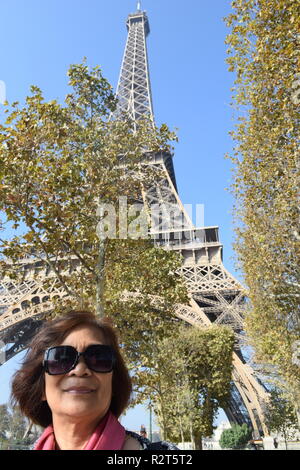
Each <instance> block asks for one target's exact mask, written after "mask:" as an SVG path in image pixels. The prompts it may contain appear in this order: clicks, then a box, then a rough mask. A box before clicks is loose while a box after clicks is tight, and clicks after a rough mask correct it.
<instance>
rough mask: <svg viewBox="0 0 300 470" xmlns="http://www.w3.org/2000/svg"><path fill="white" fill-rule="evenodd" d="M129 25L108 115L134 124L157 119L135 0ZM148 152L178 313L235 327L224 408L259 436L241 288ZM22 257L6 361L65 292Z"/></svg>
mask: <svg viewBox="0 0 300 470" xmlns="http://www.w3.org/2000/svg"><path fill="white" fill-rule="evenodd" d="M127 29H128V38H127V43H126V47H125V53H124V57H123V61H122V66H121V73H120V78H119V82H118V86H117V93H116V96H117V98H118V107H117V109H116V111H115V113H114V116H113V118H115V119H118V118H120V116H122V113H124V112H125V113H128V114H129V116H130V117H131V118H132V119H133V121H134V122H135V123H138V121H139V120H140V119H141V118H143V117H145V116H148V117H150V118H151V119H152V121H153V123H154V113H153V105H152V94H151V84H150V75H149V65H148V54H147V44H146V38H147V36H148V35H149V33H150V26H149V21H148V17H147V14H146V12H144V11H142V10H141V3H140V2H138V3H137V10H136V12H135V13H133V14H130V15H129V16H128V19H127ZM145 158H146V164H148V165H151V166H152V169H153V170H154V171H157V180H156V184H155V185H153V186H152V187H151V188H149V189H147V191H146V196H145V199H144V203H145V204H147V205H148V207H150V208H152V207H158V208H160V210H162V213H159V216H158V217H157V219H156V220H155V223H154V224H152V228H151V237H152V238H153V240H154V243H155V244H156V245H157V246H160V247H163V248H164V249H166V250H175V251H177V252H179V253H180V254H181V255H182V259H183V262H182V266H181V268H180V274H181V275H182V276H183V278H184V280H185V283H186V286H187V288H188V292H189V294H190V305H178V306H177V310H176V315H177V317H178V318H180V319H182V320H183V321H185V322H187V323H189V324H191V325H193V326H195V327H197V326H200V325H210V324H212V323H215V324H219V325H222V324H225V325H230V326H231V327H232V328H233V329H234V331H235V334H236V344H237V346H236V348H235V351H234V354H233V366H234V369H233V377H232V392H231V398H230V402H229V403H228V406H227V407H226V409H225V410H224V411H225V413H226V415H227V417H228V419H229V421H230V422H231V423H237V424H243V423H247V424H248V425H249V426H251V427H252V429H253V432H254V435H255V436H256V437H259V436H263V435H268V430H267V428H266V426H265V423H264V416H263V403H264V402H265V401H266V400H267V399H268V393H267V391H266V389H265V387H264V385H263V384H262V383H261V382H260V381H259V380H258V378H256V377H255V373H254V370H253V369H252V368H251V366H250V365H249V364H247V363H246V360H245V359H244V356H243V352H242V345H243V340H244V333H243V311H244V305H245V290H244V288H243V286H242V285H241V284H240V283H239V282H238V281H237V280H236V279H235V278H234V277H233V276H232V275H231V274H230V273H229V272H228V271H227V270H226V268H225V267H224V265H223V262H222V249H223V247H222V244H221V243H220V241H219V234H218V226H213V227H200V228H199V227H195V226H194V225H193V223H192V221H191V219H190V217H189V215H188V213H187V212H186V210H185V208H184V206H183V204H182V202H181V200H180V198H179V195H178V191H177V186H176V178H175V172H174V166H173V160H172V158H173V155H172V154H171V153H168V152H161V153H157V154H150V155H149V154H148V155H147V156H146V157H145ZM20 263H21V264H23V265H24V268H25V269H24V272H25V276H24V280H23V282H22V283H16V282H14V281H12V280H11V279H6V278H2V279H1V278H0V351H1V341H2V342H3V343H4V344H6V345H9V347H6V351H5V358H4V359H5V360H6V361H7V360H9V359H10V358H12V357H13V356H14V355H15V354H17V353H18V352H20V351H22V350H23V349H25V348H26V347H27V345H28V343H29V342H30V340H31V338H32V337H33V335H34V334H35V332H36V330H37V328H38V327H39V326H40V324H41V322H42V314H44V313H47V312H51V307H52V304H51V300H52V299H53V298H54V297H63V296H64V295H65V292H64V290H63V288H62V287H60V286H59V284H58V282H57V280H56V278H55V276H54V275H53V274H52V273H51V272H49V269H48V268H47V267H46V266H45V265H43V263H42V262H41V261H39V260H37V259H34V258H26V259H24V260H21V261H20ZM45 277H47V278H49V279H50V280H51V285H50V287H48V288H47V290H45V289H44V288H43V282H42V280H43V279H44V278H45ZM2 356H3V354H2ZM0 357H1V356H0ZM2 362H3V361H2Z"/></svg>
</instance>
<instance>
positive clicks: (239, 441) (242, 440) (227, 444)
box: [220, 423, 252, 450]
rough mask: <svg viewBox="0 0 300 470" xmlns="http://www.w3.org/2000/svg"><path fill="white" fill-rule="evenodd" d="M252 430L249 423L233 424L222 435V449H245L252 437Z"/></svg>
mask: <svg viewBox="0 0 300 470" xmlns="http://www.w3.org/2000/svg"><path fill="white" fill-rule="evenodd" d="M251 436H252V431H251V429H250V428H248V426H247V424H245V423H244V424H242V425H241V426H240V425H239V424H233V425H232V427H231V428H230V429H224V431H223V432H222V434H221V437H220V447H221V448H222V449H235V450H237V449H244V448H245V446H246V444H247V443H248V441H249V440H250V439H251Z"/></svg>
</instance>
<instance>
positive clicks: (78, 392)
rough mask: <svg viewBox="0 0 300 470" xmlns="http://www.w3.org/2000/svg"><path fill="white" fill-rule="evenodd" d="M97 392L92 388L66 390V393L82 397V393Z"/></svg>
mask: <svg viewBox="0 0 300 470" xmlns="http://www.w3.org/2000/svg"><path fill="white" fill-rule="evenodd" d="M94 391H95V390H92V389H91V388H68V389H67V390H64V392H68V393H72V394H74V395H80V394H82V393H93V392H94Z"/></svg>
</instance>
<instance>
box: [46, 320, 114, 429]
mask: <svg viewBox="0 0 300 470" xmlns="http://www.w3.org/2000/svg"><path fill="white" fill-rule="evenodd" d="M91 344H107V343H106V341H105V337H104V335H103V333H102V332H101V331H100V330H98V329H97V328H94V327H92V326H88V325H86V326H79V327H77V328H74V329H73V330H72V331H71V332H70V333H69V334H68V336H67V337H66V338H65V340H64V341H63V342H62V343H61V345H62V346H66V345H68V346H73V347H74V348H75V349H76V350H77V351H78V352H83V351H85V349H86V348H87V347H88V346H90V345H91ZM112 374H113V372H109V373H104V374H103V373H99V372H94V371H92V370H90V369H88V367H87V365H86V364H85V362H84V359H83V357H82V356H80V359H79V362H78V364H77V365H76V367H75V368H74V369H73V370H71V371H70V372H68V373H67V374H64V375H49V374H47V373H45V394H44V397H43V399H44V400H47V402H48V405H49V407H50V409H51V411H52V416H53V418H55V417H56V416H65V417H69V418H71V419H73V420H75V421H76V419H77V418H78V419H79V420H82V419H85V418H86V419H96V418H97V417H98V418H99V420H100V419H101V418H102V417H103V416H104V415H105V414H106V412H107V411H108V409H109V406H110V402H111V395H112Z"/></svg>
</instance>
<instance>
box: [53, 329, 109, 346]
mask: <svg viewBox="0 0 300 470" xmlns="http://www.w3.org/2000/svg"><path fill="white" fill-rule="evenodd" d="M107 343H108V342H107V339H106V338H105V335H104V333H103V331H102V330H100V328H97V327H96V326H93V325H78V326H76V327H75V328H73V329H72V330H71V331H70V332H69V333H67V334H66V336H65V338H64V340H63V341H62V343H61V345H70V346H74V347H76V348H83V347H87V346H89V345H90V344H107Z"/></svg>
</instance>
